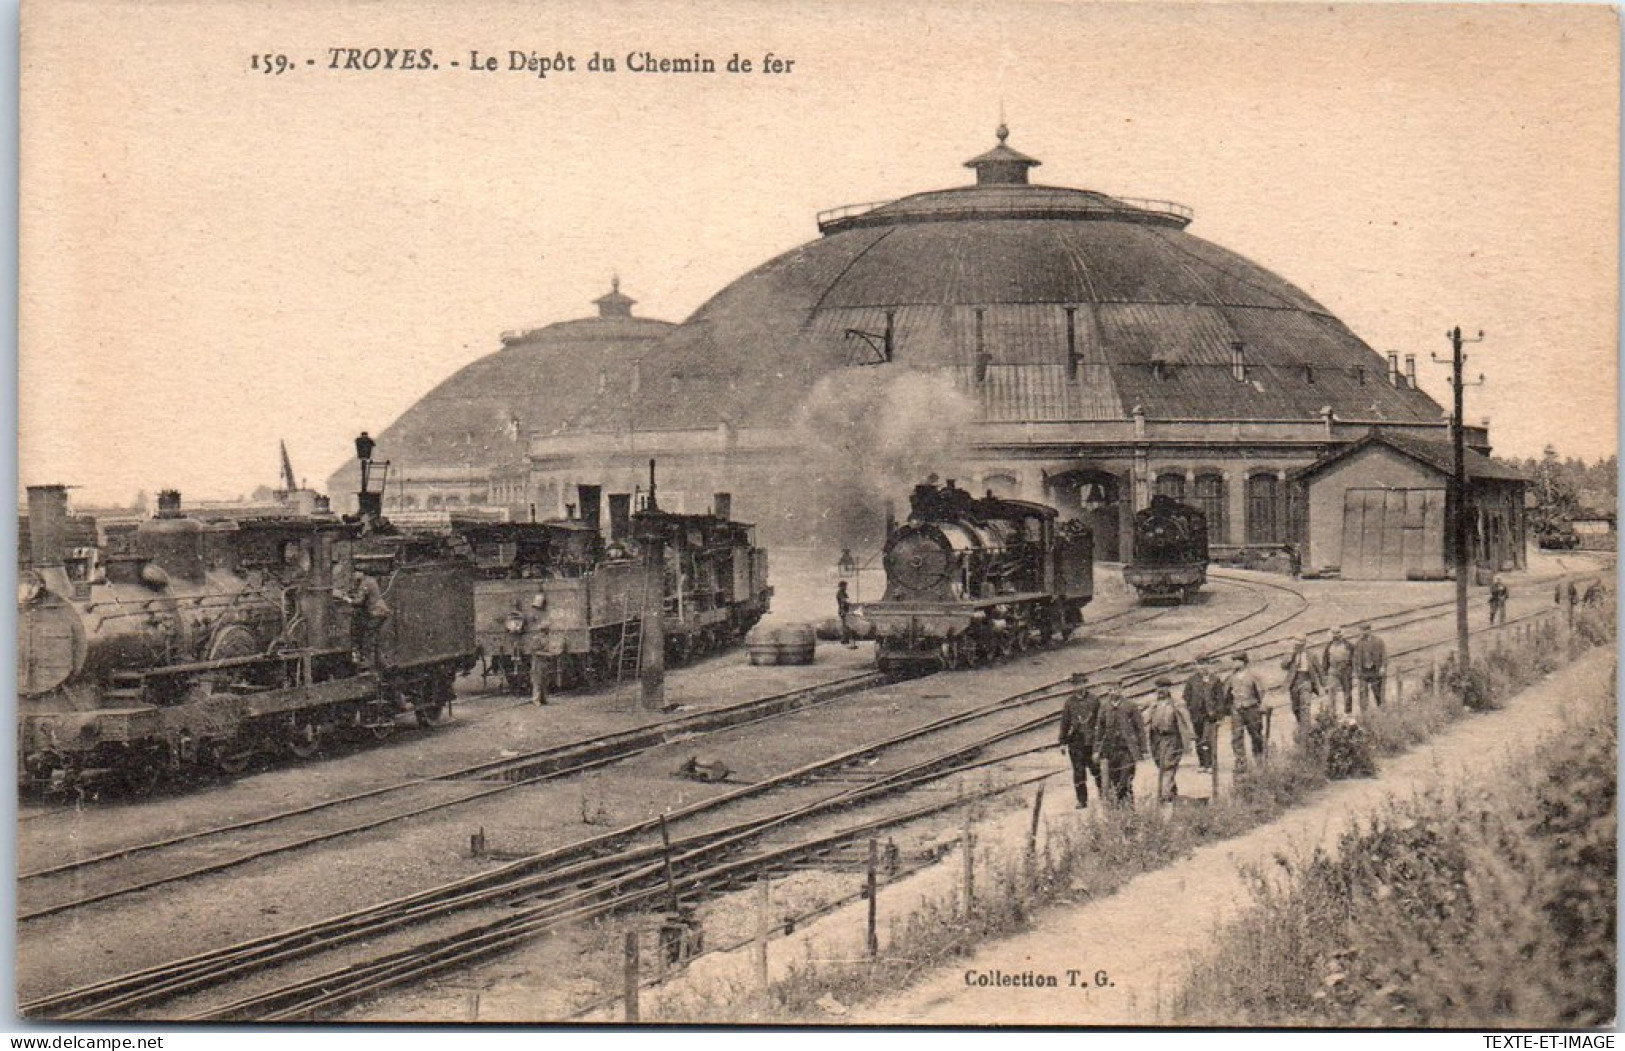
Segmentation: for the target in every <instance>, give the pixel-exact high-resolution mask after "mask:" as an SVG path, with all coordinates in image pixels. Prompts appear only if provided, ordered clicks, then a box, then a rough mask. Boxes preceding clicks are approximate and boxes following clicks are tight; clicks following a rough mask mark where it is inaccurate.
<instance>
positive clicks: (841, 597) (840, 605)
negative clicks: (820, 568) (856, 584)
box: [835, 580, 858, 650]
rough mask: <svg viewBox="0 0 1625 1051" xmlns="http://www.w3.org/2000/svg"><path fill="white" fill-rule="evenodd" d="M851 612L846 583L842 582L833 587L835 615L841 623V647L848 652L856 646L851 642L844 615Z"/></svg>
mask: <svg viewBox="0 0 1625 1051" xmlns="http://www.w3.org/2000/svg"><path fill="white" fill-rule="evenodd" d="M851 612H852V600H851V599H850V598H848V597H847V594H846V581H844V580H843V581H841V582H840V583H839V584H836V585H835V615H836V616H837V617H839V618H840V621H841V645H842V646H845V647H846V648H847V649H849V650H855V649H857V648H858V644H857V643H855V642H853V641H852V629H851V628H850V627H848V626H847V623H846V615H847V614H848V613H851Z"/></svg>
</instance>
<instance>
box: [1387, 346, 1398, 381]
mask: <svg viewBox="0 0 1625 1051" xmlns="http://www.w3.org/2000/svg"><path fill="white" fill-rule="evenodd" d="M1388 383H1389V384H1390V385H1391V386H1395V387H1397V386H1399V351H1397V350H1390V351H1389V352H1388Z"/></svg>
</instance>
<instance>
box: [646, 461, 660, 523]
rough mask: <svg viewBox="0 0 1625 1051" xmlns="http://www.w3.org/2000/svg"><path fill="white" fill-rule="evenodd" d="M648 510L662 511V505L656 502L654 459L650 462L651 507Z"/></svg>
mask: <svg viewBox="0 0 1625 1051" xmlns="http://www.w3.org/2000/svg"><path fill="white" fill-rule="evenodd" d="M648 509H649V510H650V511H658V510H660V505H659V504H657V503H656V502H655V462H654V460H652V459H651V460H650V461H649V507H648Z"/></svg>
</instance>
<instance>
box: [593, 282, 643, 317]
mask: <svg viewBox="0 0 1625 1051" xmlns="http://www.w3.org/2000/svg"><path fill="white" fill-rule="evenodd" d="M593 302H594V303H596V304H597V305H598V316H599V317H601V318H604V317H631V316H632V304H633V303H636V302H637V300H635V299H633V298H632V297H631V296H624V295H622V294H621V277H620V275H619V274H616V275H615V276H614V277H612V278H610V279H609V294H608V295H602V296H599V297H598V298H597V299H595V300H593Z"/></svg>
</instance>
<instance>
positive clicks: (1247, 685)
mask: <svg viewBox="0 0 1625 1051" xmlns="http://www.w3.org/2000/svg"><path fill="white" fill-rule="evenodd" d="M1229 692H1230V750H1231V751H1232V752H1234V753H1235V756H1236V773H1238V774H1244V773H1246V772H1247V738H1249V737H1251V738H1252V744H1253V758H1255V759H1258V760H1259V761H1260V762H1262V761H1263V758H1264V698H1265V696H1266V695H1267V694H1268V692H1269V690H1268V688H1267V687H1265V685H1264V680H1263V679H1261V678H1259V675H1258V672H1256V671H1254V670H1253V668H1252V665H1251V664H1250V662H1249V661H1248V659H1247V654H1245V653H1238V654H1236V670H1235V671H1234V672H1232V673H1231V675H1230V682H1229Z"/></svg>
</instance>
